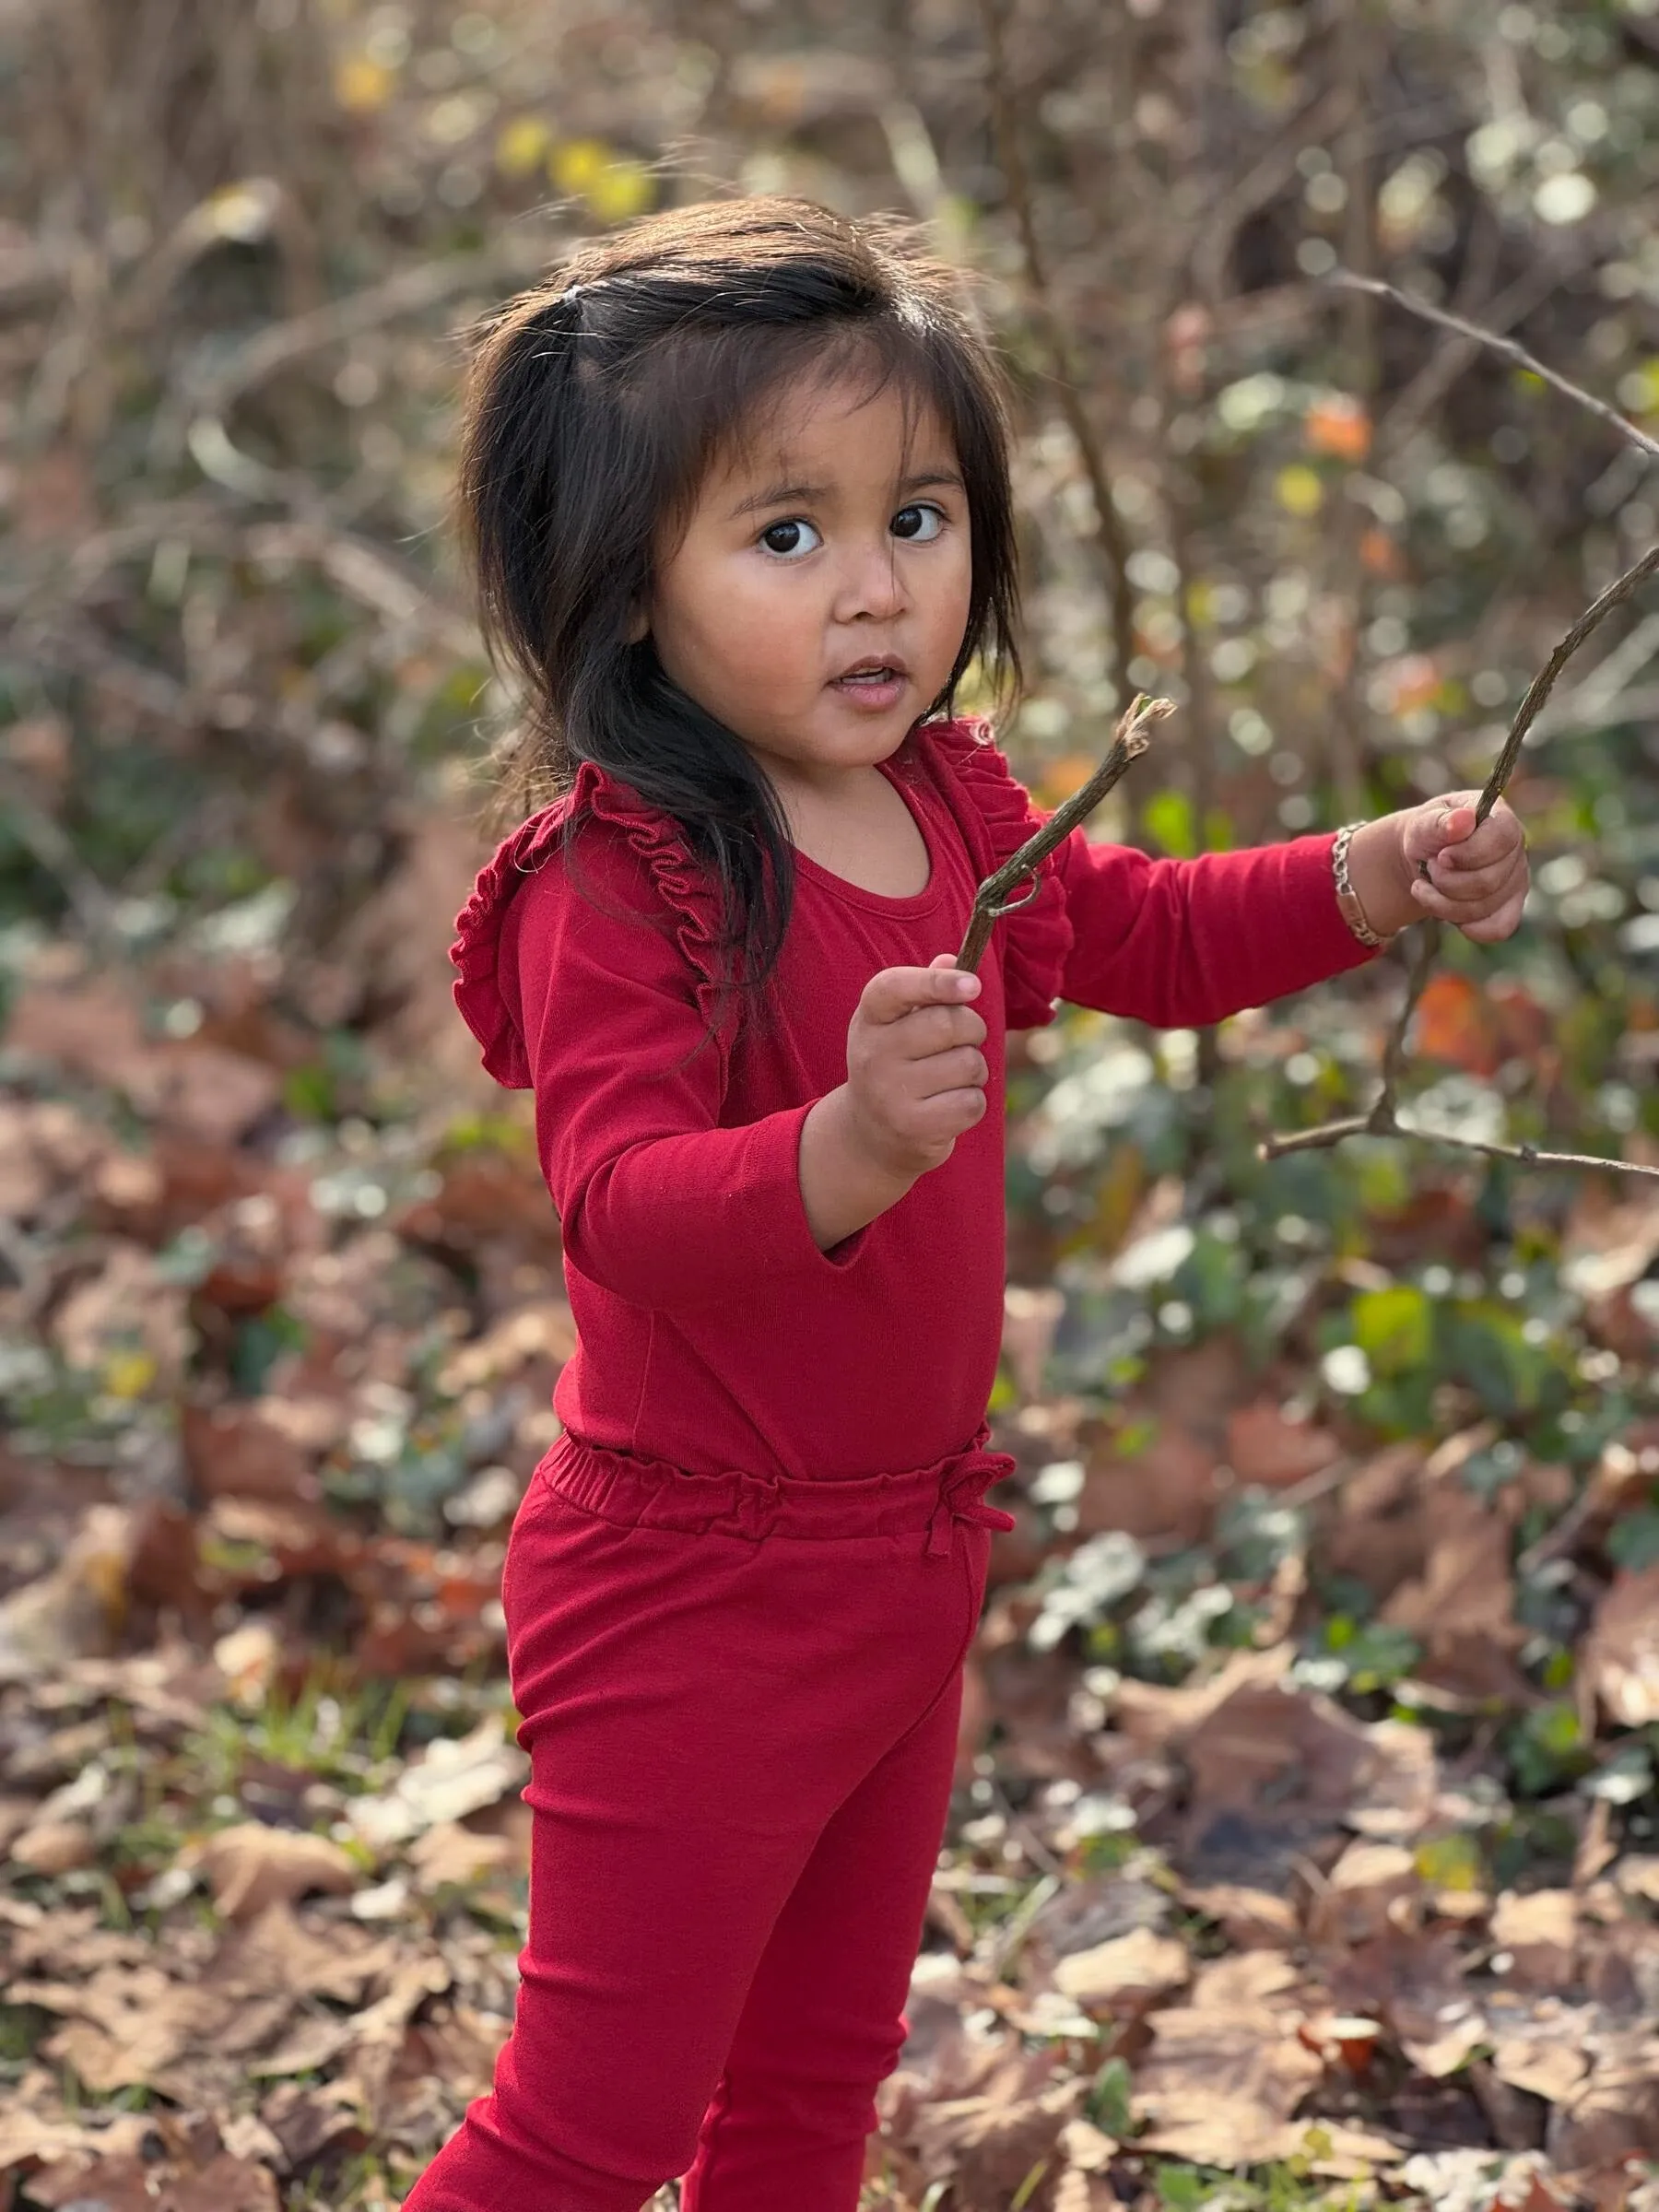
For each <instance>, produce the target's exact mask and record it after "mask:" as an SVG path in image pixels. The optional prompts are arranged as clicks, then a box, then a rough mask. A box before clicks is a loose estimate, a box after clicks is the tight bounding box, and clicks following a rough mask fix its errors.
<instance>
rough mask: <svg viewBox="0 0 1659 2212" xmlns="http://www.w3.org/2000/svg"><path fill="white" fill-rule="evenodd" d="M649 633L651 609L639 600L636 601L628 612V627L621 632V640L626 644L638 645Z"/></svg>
mask: <svg viewBox="0 0 1659 2212" xmlns="http://www.w3.org/2000/svg"><path fill="white" fill-rule="evenodd" d="M650 635H651V609H650V608H649V607H648V606H645V605H644V603H643V602H642V601H641V602H638V603H636V604H635V606H633V607H632V608H631V609H630V610H629V617H628V627H627V629H625V630H624V631H623V632H622V641H623V642H624V644H627V645H639V644H642V643H643V642H644V641H645V640H646V639H647V638H648V637H649V636H650Z"/></svg>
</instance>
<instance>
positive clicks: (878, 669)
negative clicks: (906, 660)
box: [830, 659, 909, 686]
mask: <svg viewBox="0 0 1659 2212" xmlns="http://www.w3.org/2000/svg"><path fill="white" fill-rule="evenodd" d="M856 679H863V681H865V684H872V681H874V684H905V681H909V668H905V664H902V662H876V659H869V662H856V664H853V665H852V668H842V670H841V675H834V677H830V681H831V684H836V686H845V684H853V681H856Z"/></svg>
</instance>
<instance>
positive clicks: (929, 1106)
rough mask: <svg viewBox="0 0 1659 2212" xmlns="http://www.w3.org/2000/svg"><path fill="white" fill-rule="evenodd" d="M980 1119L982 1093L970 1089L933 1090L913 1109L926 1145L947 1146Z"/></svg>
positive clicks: (982, 1117)
mask: <svg viewBox="0 0 1659 2212" xmlns="http://www.w3.org/2000/svg"><path fill="white" fill-rule="evenodd" d="M984 1118H985V1094H984V1092H983V1091H982V1090H978V1089H975V1088H971V1087H970V1088H963V1089H959V1090H938V1091H935V1093H934V1095H933V1097H932V1098H930V1099H924V1100H922V1101H921V1102H920V1104H919V1105H918V1107H917V1109H916V1120H917V1124H918V1125H919V1128H920V1131H921V1134H922V1137H923V1141H924V1143H927V1144H935V1145H938V1144H947V1143H948V1142H949V1141H950V1140H951V1139H952V1138H953V1137H958V1136H960V1135H961V1134H962V1132H963V1131H964V1130H965V1129H972V1128H975V1127H976V1126H977V1125H978V1124H980V1123H981V1122H982V1121H983V1120H984Z"/></svg>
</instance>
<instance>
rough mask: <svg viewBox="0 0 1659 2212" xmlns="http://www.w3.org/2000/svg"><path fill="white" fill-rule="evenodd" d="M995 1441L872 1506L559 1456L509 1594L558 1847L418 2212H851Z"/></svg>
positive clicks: (831, 1494) (952, 1738)
mask: <svg viewBox="0 0 1659 2212" xmlns="http://www.w3.org/2000/svg"><path fill="white" fill-rule="evenodd" d="M1010 1464H1011V1463H1010V1462H1008V1461H1007V1460H1006V1459H1003V1458H1001V1457H999V1456H997V1455H995V1454H994V1453H987V1452H985V1451H983V1450H982V1448H980V1446H979V1445H978V1444H976V1445H975V1446H974V1447H972V1448H971V1449H970V1450H968V1451H966V1452H963V1453H959V1454H957V1455H956V1456H955V1457H953V1458H951V1459H948V1460H945V1461H943V1462H941V1463H940V1464H939V1465H936V1466H934V1467H929V1468H924V1469H920V1470H917V1471H915V1472H912V1473H909V1474H903V1475H880V1476H875V1477H869V1478H867V1479H862V1480H859V1481H855V1482H803V1481H790V1480H776V1479H771V1478H762V1477H755V1476H749V1475H724V1476H711V1477H702V1476H688V1475H684V1474H681V1473H680V1472H678V1471H677V1469H675V1468H673V1467H669V1466H665V1465H658V1464H654V1463H648V1462H644V1461H641V1460H633V1459H628V1458H624V1457H622V1456H620V1455H618V1454H616V1453H602V1452H597V1451H594V1450H593V1449H591V1448H589V1447H588V1446H585V1445H582V1444H580V1443H578V1442H577V1441H575V1440H574V1439H572V1438H569V1437H567V1438H565V1439H563V1440H562V1441H560V1442H559V1444H557V1445H556V1446H555V1447H554V1449H553V1451H552V1452H551V1453H549V1454H548V1456H547V1460H546V1461H545V1462H544V1464H543V1465H542V1467H541V1468H540V1469H539V1470H538V1472H537V1474H536V1476H535V1479H534V1481H533V1482H532V1484H531V1487H530V1489H529V1490H528V1492H527V1493H526V1495H525V1499H524V1504H523V1506H522V1507H521V1508H520V1511H519V1516H518V1520H517V1522H516V1523H515V1524H514V1527H513V1532H512V1543H511V1545H510V1547H509V1549H508V1556H507V1566H506V1571H505V1575H504V1578H503V1586H502V1604H503V1606H504V1607H505V1609H506V1614H507V1634H508V1651H509V1656H510V1661H511V1665H512V1688H513V1696H514V1699H515V1701H516V1703H517V1706H518V1709H519V1712H521V1713H522V1714H523V1715H524V1724H523V1726H522V1728H521V1729H520V1732H519V1737H520V1741H521V1742H522V1743H523V1744H524V1747H525V1749H526V1750H527V1751H528V1752H529V1754H530V1759H531V1780H530V1783H529V1786H528V1788H527V1789H526V1791H525V1793H524V1794H525V1797H526V1799H527V1801H528V1803H529V1804H530V1806H532V1808H533V1809H534V1812H535V1828H534V1835H533V1842H532V1858H531V1872H530V1935H529V1942H528V1944H527V1946H526V1947H525V1950H524V1956H523V1959H521V1962H520V1974H521V1980H520V1987H519V1997H518V2011H517V2018H516V2019H515V2021H514V2025H513V2030H512V2038H511V2040H510V2041H508V2043H507V2045H506V2047H505V2049H504V2050H503V2051H502V2053H501V2055H500V2062H499V2064H498V2066H497V2069H496V2079H495V2088H494V2091H493V2093H492V2094H491V2095H490V2096H488V2097H485V2098H481V2099H480V2100H478V2101H477V2103H476V2104H475V2105H474V2106H473V2107H472V2109H471V2111H470V2112H468V2114H467V2116H466V2118H465V2121H464V2122H463V2124H462V2125H461V2127H460V2129H459V2131H458V2132H457V2134H456V2135H455V2136H453V2138H452V2139H451V2141H450V2143H449V2144H448V2146H447V2147H446V2148H445V2149H444V2150H442V2151H441V2153H440V2154H439V2156H438V2158H437V2159H436V2160H435V2161H434V2162H433V2164H432V2165H431V2166H430V2167H429V2169H428V2171H427V2172H426V2173H425V2174H424V2175H423V2176H422V2178H421V2180H420V2182H419V2183H418V2184H417V2186H416V2188H415V2191H414V2194H412V2195H411V2196H410V2197H409V2198H408V2199H407V2202H406V2212H640V2207H641V2206H642V2205H643V2204H644V2203H645V2202H646V2201H647V2200H648V2199H649V2198H650V2197H651V2196H652V2195H653V2194H654V2193H655V2191H656V2190H657V2189H658V2188H660V2187H661V2185H662V2184H663V2183H664V2182H665V2181H667V2180H669V2179H671V2178H672V2177H673V2176H674V2175H676V2174H681V2173H685V2172H686V2170H687V2168H688V2167H689V2169H690V2172H689V2176H688V2180H687V2183H686V2189H685V2194H684V2198H683V2202H684V2206H685V2207H686V2212H855V2207H856V2206H857V2203H858V2197H859V2188H860V2182H861V2178H862V2175H863V2171H864V2154H865V2138H866V2136H868V2134H869V2132H870V2130H871V2129H872V2128H873V2127H874V2126H875V2124H876V2107H875V2091H876V2088H877V2083H878V2082H880V2081H881V2080H882V2079H883V2077H885V2076H886V2075H887V2074H888V2073H889V2072H890V2071H891V2070H892V2067H893V2065H894V2064H895V2062H896V2060H897V2058H898V2054H899V2051H900V2045H901V2044H902V2041H903V2038H904V2032H905V2030H904V2020H903V2018H902V2007H903V2004H904V1999H905V1995H906V1993H907V1991H908V1988H909V1984H910V1973H911V1967H912V1962H913V1960H914V1958H915V1951H916V1944H917V1940H918V1937H919V1935H920V1933H921V1927H922V1916H923V1912H924V1908H925V1905H926V1901H927V1892H928V1886H929V1883H930V1880H931V1877H932V1875H933V1870H934V1866H935V1862H936V1858H937V1853H938V1849H939V1843H940V1839H941V1835H942V1833H943V1830H944V1823H945V1817H946V1811H947V1801H948V1797H949V1792H950V1782H951V1773H952V1767H953V1762H954V1757H955V1750H956V1735H957V1716H958V1708H959V1700H960V1694H961V1666H962V1660H963V1657H964V1655H965V1653H966V1652H967V1649H968V1646H969V1643H970V1642H971V1640H972V1636H973V1632H974V1628H975V1625H976V1623H977V1621H978V1619H979V1613H980V1606H981V1603H982V1598H983V1595H984V1585H985V1564H986V1555H987V1551H988V1547H989V1537H988V1535H987V1534H986V1533H985V1532H986V1531H987V1530H988V1529H989V1528H992V1527H1002V1526H1006V1525H1010V1524H1008V1522H1007V1518H1006V1515H1005V1514H1002V1513H999V1512H995V1511H994V1509H993V1508H991V1507H988V1506H986V1505H985V1504H984V1502H983V1495H984V1491H985V1488H986V1487H987V1485H988V1484H990V1483H992V1482H994V1481H996V1480H998V1479H999V1478H1000V1477H1002V1476H1003V1475H1004V1474H1006V1472H1007V1470H1008V1467H1009V1465H1010Z"/></svg>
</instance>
